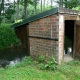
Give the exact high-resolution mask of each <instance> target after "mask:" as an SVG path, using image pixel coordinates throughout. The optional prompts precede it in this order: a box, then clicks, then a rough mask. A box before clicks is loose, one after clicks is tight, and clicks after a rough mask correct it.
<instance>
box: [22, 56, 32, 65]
mask: <svg viewBox="0 0 80 80" xmlns="http://www.w3.org/2000/svg"><path fill="white" fill-rule="evenodd" d="M23 62H24V63H26V64H31V63H32V58H31V57H30V56H28V57H25V58H24V60H23Z"/></svg>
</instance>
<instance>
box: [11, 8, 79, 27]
mask: <svg viewBox="0 0 80 80" xmlns="http://www.w3.org/2000/svg"><path fill="white" fill-rule="evenodd" d="M56 13H60V14H71V15H78V14H79V11H77V10H71V9H66V8H53V9H51V10H48V11H45V12H42V13H39V14H37V15H34V16H32V17H29V18H27V19H25V20H23V21H22V22H19V23H16V24H13V25H11V28H16V27H19V26H22V25H24V24H27V23H30V22H32V21H35V20H38V19H41V18H43V17H47V16H49V15H53V14H56Z"/></svg>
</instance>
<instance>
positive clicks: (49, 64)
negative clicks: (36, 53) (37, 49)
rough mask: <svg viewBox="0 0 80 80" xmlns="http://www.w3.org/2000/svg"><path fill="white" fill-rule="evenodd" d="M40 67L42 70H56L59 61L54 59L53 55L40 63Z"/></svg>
mask: <svg viewBox="0 0 80 80" xmlns="http://www.w3.org/2000/svg"><path fill="white" fill-rule="evenodd" d="M41 59H43V57H41ZM38 68H39V69H41V70H44V69H46V70H55V69H56V68H57V62H56V60H55V59H54V57H53V56H52V57H51V58H50V59H49V60H47V61H46V62H45V63H43V62H42V63H40V64H39V65H38Z"/></svg>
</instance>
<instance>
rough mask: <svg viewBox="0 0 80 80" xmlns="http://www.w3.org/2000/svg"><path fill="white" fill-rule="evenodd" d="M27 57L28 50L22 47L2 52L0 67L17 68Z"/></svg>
mask: <svg viewBox="0 0 80 80" xmlns="http://www.w3.org/2000/svg"><path fill="white" fill-rule="evenodd" d="M25 56H28V54H27V50H26V49H24V48H22V47H18V48H12V49H5V50H2V51H0V67H6V66H7V65H11V66H15V65H16V64H17V63H19V62H21V61H22V60H23V59H24V57H25Z"/></svg>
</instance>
